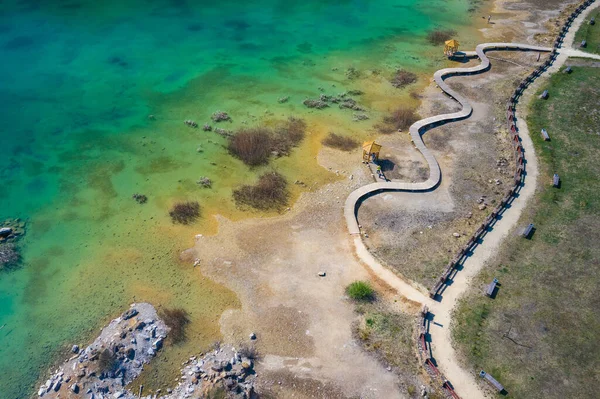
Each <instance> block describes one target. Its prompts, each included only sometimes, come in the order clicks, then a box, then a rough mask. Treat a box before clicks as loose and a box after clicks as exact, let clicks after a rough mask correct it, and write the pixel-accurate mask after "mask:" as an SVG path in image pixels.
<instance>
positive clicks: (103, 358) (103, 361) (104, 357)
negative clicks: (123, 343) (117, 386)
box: [98, 348, 119, 373]
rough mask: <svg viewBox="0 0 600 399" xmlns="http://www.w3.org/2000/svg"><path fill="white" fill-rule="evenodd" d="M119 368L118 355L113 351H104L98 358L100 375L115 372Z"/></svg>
mask: <svg viewBox="0 0 600 399" xmlns="http://www.w3.org/2000/svg"><path fill="white" fill-rule="evenodd" d="M118 366H119V360H118V359H117V355H116V354H115V352H114V351H112V350H111V349H108V348H106V349H104V350H103V351H102V352H100V356H98V371H100V373H110V372H115V371H116V370H117V367H118Z"/></svg>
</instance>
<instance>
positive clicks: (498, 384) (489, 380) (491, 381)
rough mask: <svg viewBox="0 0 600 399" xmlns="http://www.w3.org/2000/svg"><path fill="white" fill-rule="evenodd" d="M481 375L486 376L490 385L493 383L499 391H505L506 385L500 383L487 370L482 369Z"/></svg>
mask: <svg viewBox="0 0 600 399" xmlns="http://www.w3.org/2000/svg"><path fill="white" fill-rule="evenodd" d="M479 376H480V377H481V378H484V379H485V380H486V381H487V382H488V383H489V384H490V385H492V386H493V387H494V388H496V389H497V390H498V392H502V391H504V387H503V386H502V384H500V383H499V382H498V381H496V379H495V378H494V377H492V376H491V375H489V374H488V373H486V372H485V371H483V370H481V372H480V373H479Z"/></svg>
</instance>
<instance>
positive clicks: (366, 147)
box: [362, 141, 381, 162]
mask: <svg viewBox="0 0 600 399" xmlns="http://www.w3.org/2000/svg"><path fill="white" fill-rule="evenodd" d="M362 148H363V161H367V162H370V161H373V162H374V161H377V160H378V159H379V151H380V150H381V146H380V145H379V144H377V143H376V142H374V141H365V142H364V143H363V145H362Z"/></svg>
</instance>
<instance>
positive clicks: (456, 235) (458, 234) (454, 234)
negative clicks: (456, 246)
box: [452, 233, 460, 238]
mask: <svg viewBox="0 0 600 399" xmlns="http://www.w3.org/2000/svg"><path fill="white" fill-rule="evenodd" d="M452 235H453V236H454V237H456V238H458V237H460V233H452Z"/></svg>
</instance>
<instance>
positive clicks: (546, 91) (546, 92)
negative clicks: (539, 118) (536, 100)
mask: <svg viewBox="0 0 600 399" xmlns="http://www.w3.org/2000/svg"><path fill="white" fill-rule="evenodd" d="M548 96H549V94H548V90H544V91H543V92H542V95H541V96H540V98H541V99H542V100H547V99H548Z"/></svg>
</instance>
